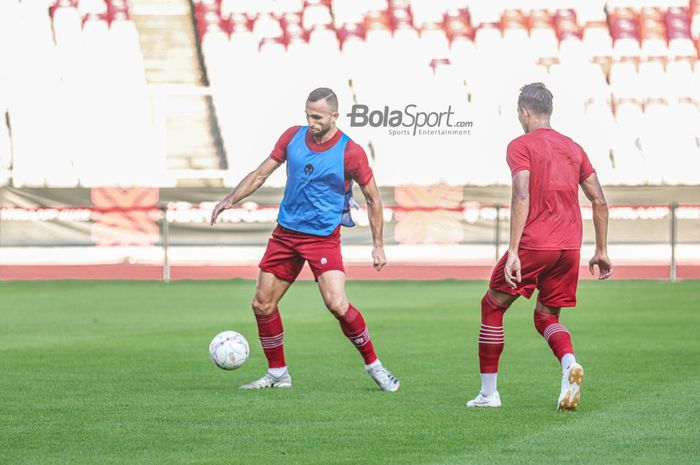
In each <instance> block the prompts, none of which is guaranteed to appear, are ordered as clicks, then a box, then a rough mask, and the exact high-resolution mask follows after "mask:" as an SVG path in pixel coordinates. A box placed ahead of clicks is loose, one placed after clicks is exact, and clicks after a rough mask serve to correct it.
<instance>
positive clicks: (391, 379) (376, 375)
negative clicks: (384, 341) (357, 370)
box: [367, 365, 401, 392]
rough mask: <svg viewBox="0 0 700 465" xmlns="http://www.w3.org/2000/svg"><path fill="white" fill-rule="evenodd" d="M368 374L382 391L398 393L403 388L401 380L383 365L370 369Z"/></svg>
mask: <svg viewBox="0 0 700 465" xmlns="http://www.w3.org/2000/svg"><path fill="white" fill-rule="evenodd" d="M367 373H368V374H369V376H370V378H372V379H373V380H374V382H375V383H377V385H378V386H379V387H380V388H381V390H382V391H387V392H396V391H398V390H399V388H400V387H401V382H400V381H399V379H398V378H397V377H396V376H394V375H393V374H392V373H391V372H390V371H389V370H387V369H386V368H384V367H383V366H382V365H377V366H375V367H372V368H369V369H368V370H367Z"/></svg>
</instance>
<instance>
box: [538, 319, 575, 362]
mask: <svg viewBox="0 0 700 465" xmlns="http://www.w3.org/2000/svg"><path fill="white" fill-rule="evenodd" d="M535 328H537V331H539V333H540V334H541V335H542V337H544V339H545V340H546V341H547V344H549V347H551V349H552V352H554V355H555V356H556V357H557V358H558V359H559V360H561V359H562V357H563V356H564V355H566V354H573V353H574V347H573V346H572V344H571V334H569V330H568V329H566V326H564V325H562V324H559V315H553V314H551V313H545V312H538V311H537V310H535Z"/></svg>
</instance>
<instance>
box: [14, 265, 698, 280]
mask: <svg viewBox="0 0 700 465" xmlns="http://www.w3.org/2000/svg"><path fill="white" fill-rule="evenodd" d="M492 269H493V266H491V265H489V266H485V265H459V266H458V265H438V264H410V263H407V264H394V265H389V266H387V267H385V268H384V269H383V270H382V271H381V272H377V271H375V270H374V269H373V268H372V267H371V266H367V265H352V264H351V265H347V264H346V274H347V277H348V279H350V280H394V279H407V280H417V281H433V280H442V279H461V280H467V279H480V280H487V279H488V278H489V277H490V276H491V270H492ZM257 274H258V268H257V267H256V266H236V265H175V266H172V267H171V269H170V275H171V279H173V280H182V279H195V280H200V279H234V278H242V279H255V278H256V276H257ZM677 275H678V279H700V264H686V265H679V266H678V268H677ZM580 276H581V279H592V277H591V275H590V274H589V272H588V269H587V268H586V267H581V274H580ZM613 277H614V278H617V279H668V277H669V267H668V265H656V264H624V265H617V266H615V273H614V276H613ZM162 278H163V268H162V267H161V266H159V265H139V264H129V263H119V264H107V265H0V281H13V280H59V279H85V280H115V279H117V280H161V279H162ZM300 279H305V280H308V279H313V276H312V275H311V272H310V271H309V269H308V267H304V270H303V271H302V274H301V277H300Z"/></svg>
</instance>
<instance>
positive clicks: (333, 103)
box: [306, 87, 338, 112]
mask: <svg viewBox="0 0 700 465" xmlns="http://www.w3.org/2000/svg"><path fill="white" fill-rule="evenodd" d="M323 99H326V103H327V104H328V106H329V107H330V109H331V110H332V111H334V112H335V111H338V96H337V95H335V92H333V90H332V89H329V88H328V87H319V88H318V89H314V90H312V91H311V93H310V94H309V97H308V98H307V99H306V101H307V102H318V101H319V100H323Z"/></svg>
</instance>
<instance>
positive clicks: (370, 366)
mask: <svg viewBox="0 0 700 465" xmlns="http://www.w3.org/2000/svg"><path fill="white" fill-rule="evenodd" d="M381 364H382V362H380V361H379V359H377V360H375V361H374V362H372V363H370V364H369V365H365V370H369V369H371V368H374V367H377V366H379V365H381Z"/></svg>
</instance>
